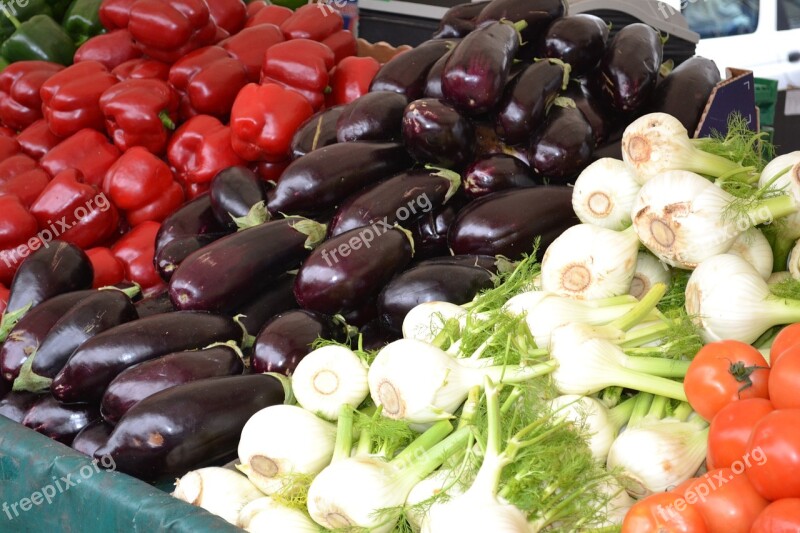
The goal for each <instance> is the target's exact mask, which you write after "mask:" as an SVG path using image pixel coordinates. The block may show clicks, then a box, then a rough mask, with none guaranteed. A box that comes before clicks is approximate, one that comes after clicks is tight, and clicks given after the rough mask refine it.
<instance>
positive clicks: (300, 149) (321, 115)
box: [291, 105, 344, 159]
mask: <svg viewBox="0 0 800 533" xmlns="http://www.w3.org/2000/svg"><path fill="white" fill-rule="evenodd" d="M343 110H344V106H343V105H337V106H333V107H329V108H328V109H324V110H322V111H318V112H317V113H315V114H314V115H313V116H312V117H311V118H309V119H308V120H306V121H305V122H304V123H303V124H301V125H300V127H299V128H297V131H296V132H295V133H294V137H292V146H291V152H292V159H297V158H298V157H301V156H304V155H306V154H307V153H309V152H313V151H314V150H316V149H318V148H322V147H323V146H328V145H331V144H336V143H337V142H338V141H337V140H336V121H337V120H339V116H341V114H342V111H343Z"/></svg>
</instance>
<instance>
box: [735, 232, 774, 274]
mask: <svg viewBox="0 0 800 533" xmlns="http://www.w3.org/2000/svg"><path fill="white" fill-rule="evenodd" d="M728 253H729V254H733V255H738V256H739V257H741V258H742V259H744V260H745V261H747V262H748V263H750V264H751V265H753V267H754V268H755V269H756V270H757V271H758V273H759V274H760V275H761V277H762V278H764V279H765V280H766V279H769V277H770V275H771V274H772V247H771V246H770V245H769V241H768V240H767V238H766V237H764V234H763V233H761V230H759V229H757V228H750V229H749V230H747V231H745V232H744V233H742V234H741V235H739V236H738V237H737V238H736V240H735V241H733V244H732V245H731V248H730V250H728Z"/></svg>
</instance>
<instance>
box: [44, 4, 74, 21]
mask: <svg viewBox="0 0 800 533" xmlns="http://www.w3.org/2000/svg"><path fill="white" fill-rule="evenodd" d="M45 1H46V2H47V4H48V5H49V6H50V9H52V10H53V19H54V20H55V21H56V22H59V21H61V20H63V19H64V14H65V13H66V12H67V9H69V6H70V4H71V3H72V0H45Z"/></svg>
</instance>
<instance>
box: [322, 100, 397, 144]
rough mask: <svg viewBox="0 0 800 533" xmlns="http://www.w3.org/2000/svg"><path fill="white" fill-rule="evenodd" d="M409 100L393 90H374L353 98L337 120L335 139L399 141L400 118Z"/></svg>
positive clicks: (348, 140) (343, 140)
mask: <svg viewBox="0 0 800 533" xmlns="http://www.w3.org/2000/svg"><path fill="white" fill-rule="evenodd" d="M406 104H408V100H406V97H405V96H403V95H402V94H398V93H396V92H393V91H374V92H370V93H367V94H365V95H363V96H361V97H360V98H356V99H355V100H353V101H352V102H350V103H349V104H347V105H346V106H344V110H342V114H341V115H339V119H338V120H337V121H336V140H337V141H339V142H340V143H343V142H352V141H387V142H388V141H399V140H400V121H401V120H402V119H403V109H405V107H406Z"/></svg>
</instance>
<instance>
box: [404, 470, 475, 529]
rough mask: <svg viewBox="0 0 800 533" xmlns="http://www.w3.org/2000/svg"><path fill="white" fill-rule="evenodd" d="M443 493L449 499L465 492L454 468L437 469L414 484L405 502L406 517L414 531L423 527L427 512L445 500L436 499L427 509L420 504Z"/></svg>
mask: <svg viewBox="0 0 800 533" xmlns="http://www.w3.org/2000/svg"><path fill="white" fill-rule="evenodd" d="M442 493H444V494H446V495H447V496H448V499H449V498H453V497H455V496H458V495H459V494H463V493H464V489H463V488H462V487H461V484H460V483H458V482H457V480H456V476H455V472H453V471H452V470H449V469H441V470H437V471H436V472H434V473H433V474H431V475H430V476H428V477H426V478H425V479H423V480H422V481H420V482H419V483H417V484H416V485H414V488H413V489H411V492H409V493H408V498H406V504H405V509H406V519H407V520H408V523H409V525H410V526H411V528H412V529H413V530H414V531H419V530H420V529H421V528H422V521H423V520H424V518H425V515H426V514H427V512H430V509H432V508H434V507H436V506H438V505H442V504H443V503H444V502H443V501H441V500H434V501H433V502H431V504H430V506H428V507H427V509H422V508H420V507H419V505H420V504H422V503H423V502H425V501H426V500H429V499H431V498H433V497H434V496H438V495H439V494H442ZM426 511H427V512H426Z"/></svg>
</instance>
